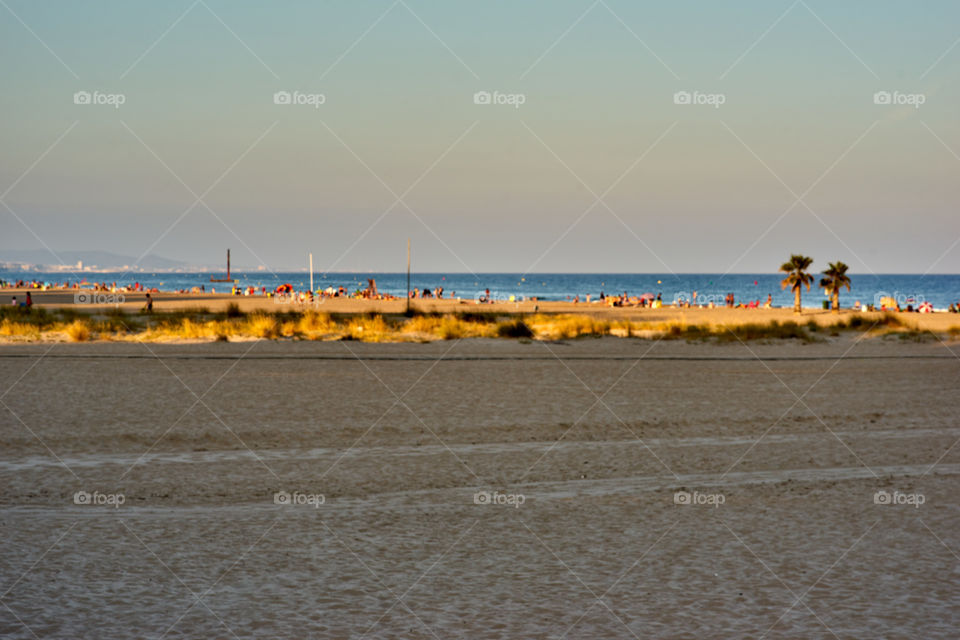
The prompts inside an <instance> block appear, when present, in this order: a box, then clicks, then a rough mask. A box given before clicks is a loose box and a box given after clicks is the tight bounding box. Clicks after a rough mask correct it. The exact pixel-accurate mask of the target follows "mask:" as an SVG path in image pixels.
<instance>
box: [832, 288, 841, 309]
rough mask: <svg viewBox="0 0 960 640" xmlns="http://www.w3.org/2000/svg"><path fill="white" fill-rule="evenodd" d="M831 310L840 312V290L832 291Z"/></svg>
mask: <svg viewBox="0 0 960 640" xmlns="http://www.w3.org/2000/svg"><path fill="white" fill-rule="evenodd" d="M833 312H834V313H840V292H839V291H834V292H833Z"/></svg>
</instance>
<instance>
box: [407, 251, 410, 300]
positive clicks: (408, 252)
mask: <svg viewBox="0 0 960 640" xmlns="http://www.w3.org/2000/svg"><path fill="white" fill-rule="evenodd" d="M407 313H410V238H407Z"/></svg>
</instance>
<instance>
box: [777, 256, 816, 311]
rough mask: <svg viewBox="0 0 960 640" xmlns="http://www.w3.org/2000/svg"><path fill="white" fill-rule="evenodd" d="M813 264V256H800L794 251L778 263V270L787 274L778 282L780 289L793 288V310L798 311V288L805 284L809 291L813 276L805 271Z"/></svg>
mask: <svg viewBox="0 0 960 640" xmlns="http://www.w3.org/2000/svg"><path fill="white" fill-rule="evenodd" d="M811 264H813V258H808V257H807V256H802V255H800V254H799V253H795V254H793V255H791V256H790V260H789V261H788V262H784V263H783V264H782V265H780V271H783V272H784V273H785V274H787V277H786V278H784V279H783V282H781V283H780V288H781V289H786V288H787V287H790V289H792V290H793V295H794V299H793V300H794V301H793V312H794V313H800V289H802V288H803V285H807V291H810V285H811V284H813V276H812V275H810V274H809V273H807V269H809V268H810V265H811Z"/></svg>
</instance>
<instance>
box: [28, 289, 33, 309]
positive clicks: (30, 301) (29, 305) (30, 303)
mask: <svg viewBox="0 0 960 640" xmlns="http://www.w3.org/2000/svg"><path fill="white" fill-rule="evenodd" d="M32 306H33V298H32V297H30V292H29V291H27V309H28V310H29V309H30V307H32Z"/></svg>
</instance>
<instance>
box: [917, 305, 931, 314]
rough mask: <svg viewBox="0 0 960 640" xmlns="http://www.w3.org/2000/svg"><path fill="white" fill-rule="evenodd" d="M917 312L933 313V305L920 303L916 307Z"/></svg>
mask: <svg viewBox="0 0 960 640" xmlns="http://www.w3.org/2000/svg"><path fill="white" fill-rule="evenodd" d="M918 311H920V313H933V303H932V302H924V303H922V304H921V305H920V306H919V307H918Z"/></svg>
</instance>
